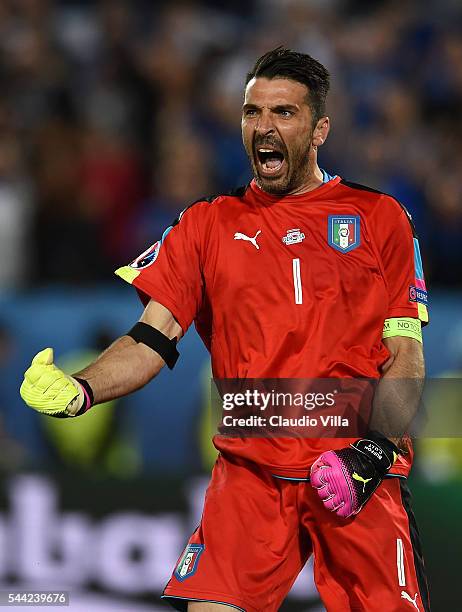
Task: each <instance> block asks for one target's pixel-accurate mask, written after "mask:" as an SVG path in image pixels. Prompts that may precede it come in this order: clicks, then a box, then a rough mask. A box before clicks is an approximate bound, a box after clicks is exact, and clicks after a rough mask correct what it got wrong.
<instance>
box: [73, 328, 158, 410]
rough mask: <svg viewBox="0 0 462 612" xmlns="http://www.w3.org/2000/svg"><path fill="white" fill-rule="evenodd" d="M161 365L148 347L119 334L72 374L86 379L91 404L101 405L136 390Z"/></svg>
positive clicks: (156, 355)
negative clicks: (90, 361)
mask: <svg viewBox="0 0 462 612" xmlns="http://www.w3.org/2000/svg"><path fill="white" fill-rule="evenodd" d="M163 365H164V361H163V360H162V358H161V357H160V356H159V355H158V354H157V353H156V352H154V351H153V350H152V349H150V348H149V347H148V346H146V345H145V344H143V343H137V342H135V341H134V340H133V339H132V338H130V337H129V336H122V337H121V338H119V339H118V340H116V341H115V342H114V343H113V344H112V345H111V346H110V347H109V348H108V349H106V350H105V351H104V352H103V353H101V355H100V356H99V357H98V359H97V360H96V361H94V362H93V363H92V364H90V365H89V366H88V367H86V368H84V369H83V370H81V371H80V372H76V373H75V374H74V376H77V377H78V378H83V379H84V380H86V381H88V383H89V385H90V387H91V389H92V391H93V395H94V403H95V404H101V403H102V402H106V401H109V400H113V399H116V398H118V397H121V396H123V395H128V394H129V393H131V392H133V391H136V390H137V389H140V388H141V387H143V386H144V385H145V384H147V383H148V382H149V381H150V380H151V379H152V378H154V376H156V375H157V374H158V373H159V371H160V370H161V368H162V366H163Z"/></svg>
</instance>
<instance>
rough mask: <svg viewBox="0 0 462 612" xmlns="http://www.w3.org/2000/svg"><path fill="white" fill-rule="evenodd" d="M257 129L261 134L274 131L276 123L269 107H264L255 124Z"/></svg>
mask: <svg viewBox="0 0 462 612" xmlns="http://www.w3.org/2000/svg"><path fill="white" fill-rule="evenodd" d="M255 131H256V132H257V133H259V134H269V133H270V132H272V131H274V124H273V120H272V116H271V113H270V111H269V110H268V109H263V110H262V112H261V113H260V115H259V117H258V120H257V122H256V124H255Z"/></svg>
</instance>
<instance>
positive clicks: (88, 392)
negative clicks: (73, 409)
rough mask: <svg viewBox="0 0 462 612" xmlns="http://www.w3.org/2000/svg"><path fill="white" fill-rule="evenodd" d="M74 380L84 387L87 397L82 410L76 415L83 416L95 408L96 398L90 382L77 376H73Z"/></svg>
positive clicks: (84, 393)
mask: <svg viewBox="0 0 462 612" xmlns="http://www.w3.org/2000/svg"><path fill="white" fill-rule="evenodd" d="M73 378H74V380H76V381H77V382H78V383H79V384H80V386H81V387H82V389H83V395H84V397H85V401H84V403H83V406H82V408H81V409H80V410H79V411H78V412H77V414H76V415H75V416H80V415H81V414H84V413H85V412H86V411H87V410H90V408H91V407H92V406H93V404H94V402H95V397H94V395H93V389H92V388H91V387H90V383H89V382H88V380H85V379H83V378H78V377H77V376H73Z"/></svg>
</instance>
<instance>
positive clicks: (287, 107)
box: [242, 103, 300, 111]
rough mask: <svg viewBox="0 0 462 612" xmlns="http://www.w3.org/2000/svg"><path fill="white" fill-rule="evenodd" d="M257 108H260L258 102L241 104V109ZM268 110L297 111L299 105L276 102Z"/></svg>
mask: <svg viewBox="0 0 462 612" xmlns="http://www.w3.org/2000/svg"><path fill="white" fill-rule="evenodd" d="M258 108H261V107H260V106H258V104H249V103H247V104H244V105H243V106H242V110H247V109H258ZM270 110H272V111H281V110H291V111H298V110H300V107H299V106H298V105H297V104H276V106H272V107H271V109H270Z"/></svg>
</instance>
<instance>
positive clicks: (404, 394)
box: [370, 339, 425, 447]
mask: <svg viewBox="0 0 462 612" xmlns="http://www.w3.org/2000/svg"><path fill="white" fill-rule="evenodd" d="M390 340H393V339H390ZM424 378H425V366H424V359H423V353H422V349H421V346H416V345H415V344H412V342H409V343H408V344H407V345H404V346H403V345H400V346H399V348H396V347H395V348H394V353H392V356H391V357H390V359H389V361H388V362H387V363H386V364H385V366H384V368H383V376H382V378H381V379H380V381H379V383H378V385H377V389H376V392H375V396H374V402H373V412H372V418H371V422H370V429H372V430H374V431H378V432H380V433H382V434H383V435H385V436H386V437H387V438H389V439H390V440H392V441H393V442H394V443H395V444H396V445H397V446H398V447H399V443H400V441H401V439H402V437H403V435H404V434H406V433H407V432H408V431H409V427H410V425H411V423H412V421H413V419H414V418H415V416H416V414H417V411H418V408H419V405H420V399H421V396H422V391H423V386H424Z"/></svg>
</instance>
